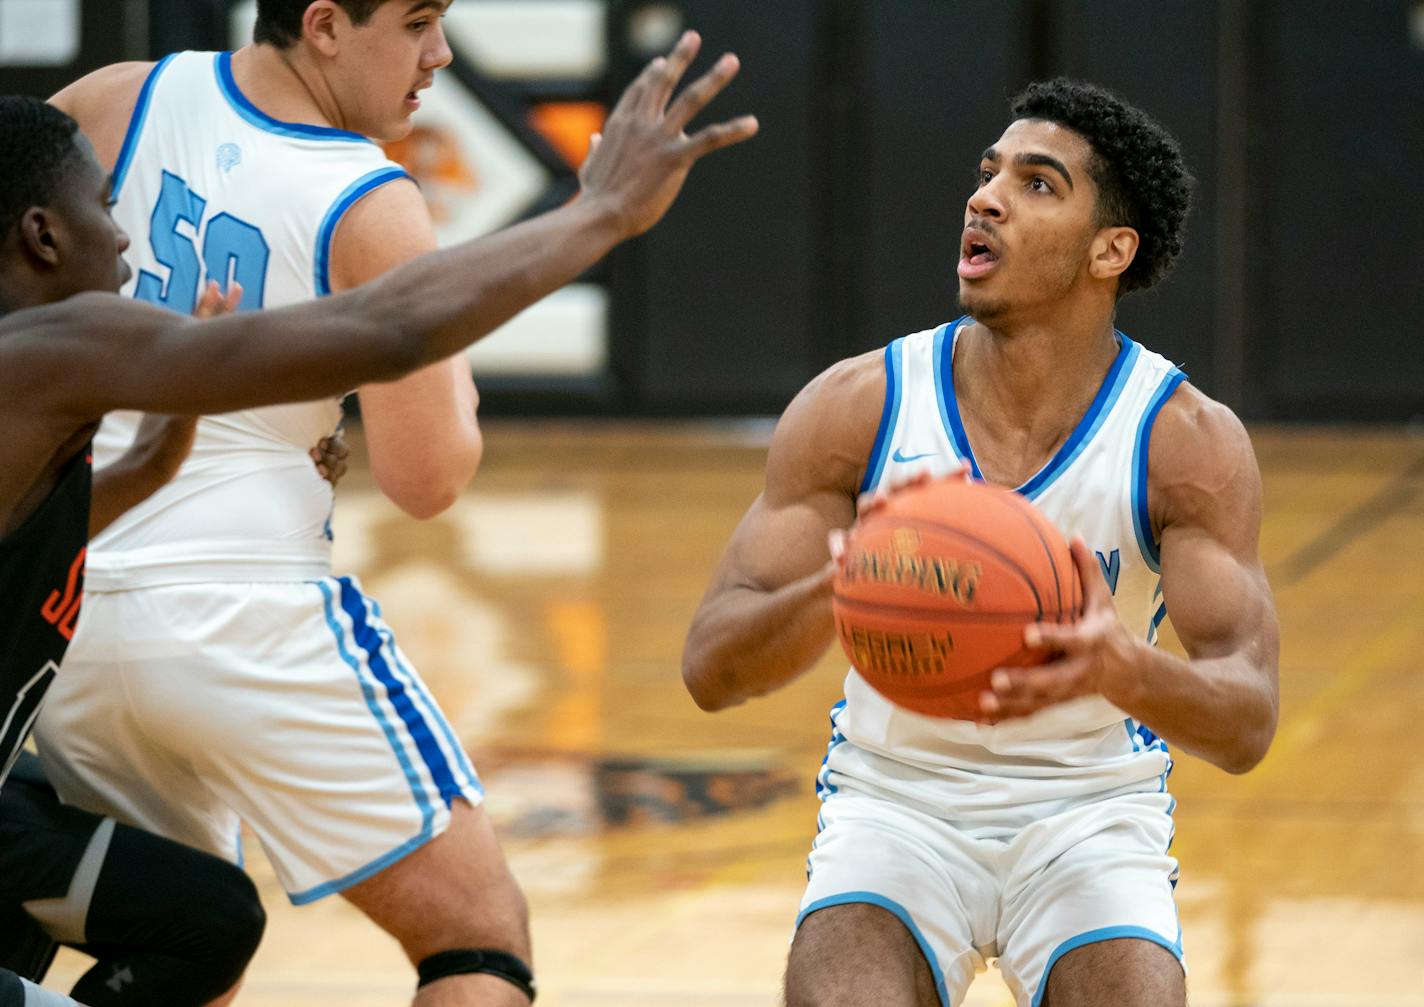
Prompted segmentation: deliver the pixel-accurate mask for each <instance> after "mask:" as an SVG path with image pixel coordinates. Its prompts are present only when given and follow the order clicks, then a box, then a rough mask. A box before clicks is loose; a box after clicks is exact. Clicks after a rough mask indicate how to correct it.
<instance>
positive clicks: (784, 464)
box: [767, 348, 886, 496]
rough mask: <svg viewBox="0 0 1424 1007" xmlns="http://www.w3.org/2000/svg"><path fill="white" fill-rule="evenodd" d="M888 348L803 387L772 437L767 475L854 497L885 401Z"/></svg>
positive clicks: (830, 370) (826, 372) (849, 361)
mask: <svg viewBox="0 0 1424 1007" xmlns="http://www.w3.org/2000/svg"><path fill="white" fill-rule="evenodd" d="M884 355H885V351H884V349H883V348H882V349H878V350H872V351H871V352H869V353H862V354H860V355H859V356H855V357H849V358H847V359H845V360H842V361H840V362H838V363H836V364H833V365H832V366H830V367H828V368H827V369H826V370H824V371H822V372H821V373H820V374H818V375H817V376H816V377H814V378H812V379H811V381H810V382H809V383H808V384H807V385H806V387H804V388H802V389H801V391H800V392H799V393H798V394H797V395H796V397H795V398H794V399H793V400H792V401H791V404H790V405H789V406H787V407H786V411H785V412H784V413H782V416H781V420H780V421H779V422H778V423H777V425H776V433H775V434H774V435H773V437H772V444H771V452H770V457H769V458H768V461H767V469H768V474H769V475H770V474H771V473H773V472H785V473H786V474H788V475H791V476H794V477H799V478H801V479H805V478H811V479H814V480H815V481H817V482H820V483H821V484H822V485H824V486H825V487H827V488H836V489H844V490H845V491H846V492H847V493H849V494H851V495H852V496H853V495H854V494H855V492H856V489H857V488H858V487H859V485H860V481H861V477H862V476H863V474H864V469H865V465H866V463H867V461H868V459H869V457H870V450H871V448H872V446H873V445H874V443H875V434H876V431H877V429H878V428H879V423H880V414H881V412H882V411H883V408H884V402H885V386H886V380H885V364H884Z"/></svg>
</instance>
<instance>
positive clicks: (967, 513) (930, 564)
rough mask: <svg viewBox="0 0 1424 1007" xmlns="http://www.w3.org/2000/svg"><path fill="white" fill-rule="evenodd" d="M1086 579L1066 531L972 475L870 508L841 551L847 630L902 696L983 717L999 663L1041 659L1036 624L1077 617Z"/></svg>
mask: <svg viewBox="0 0 1424 1007" xmlns="http://www.w3.org/2000/svg"><path fill="white" fill-rule="evenodd" d="M1082 597H1083V589H1082V583H1081V580H1080V578H1079V575H1078V571H1077V569H1076V567H1075V565H1074V563H1073V559H1072V557H1071V556H1070V554H1069V550H1068V546H1067V544H1066V543H1065V542H1064V541H1063V536H1062V535H1061V534H1060V533H1059V531H1058V530H1057V529H1056V528H1055V527H1054V526H1053V525H1052V524H1051V523H1050V522H1049V521H1048V519H1047V518H1045V517H1044V516H1043V514H1042V513H1041V512H1039V511H1038V509H1037V508H1035V507H1034V506H1033V505H1032V504H1031V503H1029V501H1028V500H1026V499H1025V498H1024V497H1022V496H1020V495H1019V494H1017V493H1014V492H1011V491H1009V490H1006V489H1001V488H999V487H995V486H989V485H987V484H985V483H982V482H970V481H966V480H964V479H963V478H962V477H951V478H946V479H939V480H936V481H933V482H924V483H921V484H916V485H911V486H909V487H908V488H906V489H903V490H898V491H896V492H893V493H891V494H890V495H888V496H886V497H884V498H883V499H880V500H877V501H876V502H874V503H873V504H872V505H871V506H868V507H866V508H865V509H864V511H863V517H862V519H861V520H860V521H859V522H858V523H857V524H856V526H855V527H854V528H853V529H852V530H851V532H850V534H849V536H848V537H847V538H846V540H845V542H844V549H843V551H842V552H841V555H840V557H839V559H838V561H837V569H836V574H835V577H834V582H833V597H832V609H833V612H834V615H835V625H836V635H837V637H838V639H839V640H840V643H841V647H842V649H843V650H844V651H845V652H846V656H847V657H849V658H850V660H851V663H852V664H854V665H855V668H856V670H857V671H858V672H859V673H860V675H861V676H862V677H863V678H864V679H865V680H866V681H867V682H868V683H869V684H870V685H871V686H872V687H873V688H875V689H876V690H877V691H879V692H880V693H882V694H883V695H884V696H886V697H887V698H888V699H890V700H891V701H892V702H895V703H896V704H898V705H900V706H903V707H905V708H907V709H910V710H914V711H915V712H917V713H924V714H928V715H931V716H937V717H955V718H960V719H980V718H982V717H983V712H982V710H981V709H980V706H979V703H980V697H981V695H982V694H983V693H985V692H986V691H988V690H989V689H990V674H991V673H992V672H993V671H994V670H995V669H1000V668H1006V667H1015V666H1026V665H1033V664H1038V663H1040V662H1041V661H1043V660H1044V659H1045V658H1046V657H1047V656H1048V652H1047V651H1046V650H1043V649H1035V648H1030V647H1028V646H1027V645H1026V643H1025V640H1024V634H1025V630H1026V628H1027V627H1028V626H1031V625H1035V624H1049V625H1053V624H1059V623H1071V622H1073V621H1074V620H1075V619H1076V618H1077V614H1078V612H1079V610H1080V608H1081V605H1082Z"/></svg>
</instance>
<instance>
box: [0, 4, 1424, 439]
mask: <svg viewBox="0 0 1424 1007" xmlns="http://www.w3.org/2000/svg"><path fill="white" fill-rule="evenodd" d="M253 10H254V5H253V3H252V2H251V0H245V2H238V0H0V88H3V90H5V91H26V92H29V93H35V94H48V93H51V92H52V91H53V90H55V89H57V88H58V87H59V86H61V85H62V84H63V83H64V82H66V81H67V80H69V79H72V78H73V77H75V76H78V75H79V74H80V73H81V72H83V71H85V70H87V69H90V68H92V67H94V66H97V65H101V64H103V63H106V62H111V61H114V60H117V59H121V58H152V57H154V56H157V55H160V54H162V53H164V52H167V51H171V50H173V49H178V48H209V49H211V48H222V47H231V46H238V45H241V44H243V43H244V42H246V41H247V39H248V38H249V36H250V29H251V24H252V18H253ZM445 25H446V29H447V33H448V35H449V39H450V43H451V46H452V48H453V50H454V52H455V62H454V64H453V65H452V67H451V68H450V69H449V70H448V71H446V72H445V73H443V74H442V75H440V77H438V78H437V81H438V83H437V85H436V87H435V88H434V89H433V90H432V91H431V92H429V98H428V100H427V101H426V102H425V105H424V107H423V108H422V110H421V112H420V113H419V114H418V116H417V118H416V129H415V131H414V133H413V134H412V135H411V136H410V137H409V138H408V139H406V140H404V141H402V142H401V143H399V144H395V145H392V147H391V149H390V152H391V154H392V156H393V157H395V158H397V159H399V160H401V161H402V162H403V163H405V164H406V165H407V166H408V167H409V168H410V170H411V171H412V173H413V174H414V175H415V176H416V177H417V178H418V179H419V180H420V182H421V185H422V188H423V189H424V191H425V194H426V196H427V198H428V199H429V201H430V204H431V210H432V213H433V214H434V216H435V219H436V223H437V226H438V228H439V232H440V236H441V239H442V241H447V242H448V241H456V240H461V239H464V238H467V237H470V236H473V235H477V234H484V233H488V232H489V231H491V230H494V229H497V228H500V227H504V226H507V225H508V224H510V223H513V222H515V221H518V220H520V219H523V218H525V217H527V216H530V215H532V214H534V213H538V212H542V211H544V210H546V209H549V208H551V207H554V206H557V205H559V204H560V203H562V202H564V201H565V200H567V199H570V198H572V197H573V196H574V194H575V193H576V191H577V179H576V169H577V165H578V164H579V163H580V162H581V160H582V158H583V156H584V154H585V152H586V150H587V138H588V136H589V134H590V133H591V132H593V131H595V130H596V129H597V128H598V126H599V124H600V123H601V122H602V118H603V116H604V114H605V112H606V109H607V106H608V103H609V102H610V101H611V100H612V99H613V98H615V97H616V95H617V94H618V93H619V91H620V90H621V89H622V87H623V86H624V85H625V84H626V83H627V82H628V81H629V80H631V78H632V77H633V75H634V74H636V73H637V71H638V70H639V69H640V68H641V66H642V65H643V64H644V63H645V62H646V60H648V59H650V58H651V57H652V56H653V55H656V54H657V53H660V52H663V51H665V50H666V49H667V48H668V47H669V46H670V45H671V44H672V42H673V41H674V40H675V39H676V37H677V35H678V33H679V32H680V31H681V30H682V29H683V28H684V27H695V28H697V29H698V30H700V31H701V32H702V33H703V35H704V37H705V39H706V45H705V51H704V54H703V56H702V57H701V58H700V59H699V62H698V66H697V67H695V68H694V72H698V71H700V70H701V69H703V68H705V67H706V66H708V65H710V63H711V61H712V60H713V59H715V57H716V56H717V55H718V54H720V53H721V52H723V51H727V50H733V51H736V52H737V53H738V54H739V55H740V56H741V57H742V60H743V64H744V71H743V75H742V77H741V78H740V79H739V80H738V81H737V82H736V83H735V84H734V85H733V86H732V87H731V88H730V89H729V90H728V92H727V93H726V94H725V95H724V96H723V97H722V98H721V99H720V100H719V101H718V102H717V105H716V114H717V116H718V117H727V116H731V115H735V114H740V113H742V112H749V111H750V112H756V113H757V114H758V115H759V116H760V117H761V119H762V124H763V129H762V134H761V135H760V136H759V137H758V138H757V139H756V140H754V141H753V142H751V143H750V144H747V145H745V146H743V147H739V148H737V149H736V150H734V151H730V152H727V153H725V154H723V155H721V156H719V157H716V158H713V159H710V160H709V161H708V162H707V163H705V164H704V165H702V166H701V167H699V169H698V170H697V171H696V172H694V174H693V176H692V178H691V181H690V182H689V184H688V187H687V190H686V191H685V193H684V195H683V197H682V199H681V200H680V201H679V203H678V204H677V205H676V206H675V207H674V208H673V210H672V212H671V213H670V214H669V215H668V218H667V219H666V220H665V221H664V222H663V223H662V224H661V225H660V226H659V227H658V228H657V229H656V230H654V231H653V232H652V233H651V234H649V235H648V236H646V237H645V238H642V239H640V240H638V241H636V242H633V243H631V244H629V245H627V246H625V247H623V248H621V249H619V250H618V252H616V253H615V255H614V256H613V257H612V258H611V259H610V261H609V262H608V263H606V264H604V265H602V266H600V267H599V268H597V269H595V270H594V271H592V272H591V273H590V274H589V275H588V276H586V277H583V278H582V279H581V281H580V282H579V283H576V284H574V285H573V286H571V287H570V288H568V289H567V290H565V291H562V292H560V293H559V294H557V295H555V296H553V297H551V298H549V299H548V300H547V301H545V302H544V303H543V304H541V305H539V306H537V307H535V308H532V309H530V310H529V311H527V312H525V314H524V315H522V316H520V317H519V318H518V319H516V320H515V321H514V322H512V323H510V325H509V326H507V327H506V329H505V330H503V331H501V332H499V333H497V334H496V335H494V336H492V337H490V338H489V339H487V340H485V341H484V342H482V343H481V344H480V345H479V346H477V347H476V348H475V350H474V351H473V352H472V353H471V360H472V365H473V366H474V368H475V370H476V374H477V376H478V378H479V380H480V385H481V390H482V392H483V394H484V402H485V408H486V410H487V411H491V412H524V413H549V412H561V413H587V414H616V415H692V414H710V415H721V414H747V413H753V414H755V413H775V412H779V411H780V410H781V409H782V408H783V407H784V406H785V404H786V402H787V401H788V400H789V399H790V397H791V396H792V395H793V394H794V393H795V392H796V391H797V389H799V388H800V387H801V385H803V384H804V383H805V382H806V381H807V380H808V379H809V378H810V377H812V376H813V375H814V374H815V373H817V372H818V371H819V370H821V369H822V368H824V367H826V366H827V365H829V364H830V363H832V362H834V361H835V360H837V359H839V358H841V357H844V356H847V355H849V354H853V353H857V352H861V351H864V350H867V349H871V348H874V347H877V346H880V345H883V344H884V343H885V342H887V341H888V340H890V339H893V338H895V337H896V336H899V335H903V334H905V333H907V332H910V331H914V330H917V329H922V328H927V327H929V326H932V325H935V324H937V323H939V322H942V321H944V320H946V319H949V318H952V317H954V315H955V314H957V310H956V306H955V291H956V278H955V270H954V267H955V259H956V257H957V248H958V235H959V231H960V228H961V226H962V218H963V212H964V203H965V199H966V198H967V196H968V194H969V192H970V190H971V188H972V185H973V180H972V176H973V169H974V166H975V164H976V163H977V158H978V154H979V152H980V151H981V150H983V148H984V147H985V146H986V145H988V144H989V143H991V142H992V141H993V140H994V139H996V138H997V137H998V135H999V134H1000V132H1001V131H1002V129H1003V127H1004V126H1005V125H1006V124H1007V115H1008V104H1009V101H1010V99H1011V98H1012V96H1013V95H1014V94H1015V93H1017V92H1018V91H1019V90H1020V89H1021V88H1022V87H1023V86H1024V85H1025V84H1027V83H1028V82H1029V81H1031V80H1034V79H1039V78H1044V77H1049V76H1054V75H1057V74H1068V75H1071V76H1074V77H1081V78H1087V79H1091V80H1094V81H1097V82H1100V83H1102V84H1105V85H1107V86H1108V87H1110V88H1113V89H1115V90H1117V91H1118V92H1119V93H1121V94H1122V95H1123V96H1124V97H1125V98H1127V99H1128V100H1129V101H1131V102H1133V103H1134V104H1137V105H1140V106H1142V107H1143V108H1145V109H1146V110H1148V111H1149V112H1151V113H1153V114H1154V115H1156V116H1157V117H1158V118H1160V119H1161V120H1162V121H1163V122H1164V123H1165V124H1166V125H1167V126H1168V128H1170V129H1171V130H1172V131H1173V132H1174V133H1175V134H1176V136H1177V137H1178V138H1179V139H1180V141H1181V143H1182V146H1183V149H1184V151H1185V153H1186V157H1187V161H1188V163H1189V165H1190V167H1191V169H1192V171H1193V172H1194V174H1195V175H1196V177H1197V179H1198V181H1199V188H1198V192H1197V201H1196V205H1195V207H1194V210H1193V214H1192V217H1191V220H1190V222H1189V236H1188V241H1187V249H1186V252H1185V253H1184V255H1183V257H1182V259H1181V260H1180V262H1179V264H1178V266H1177V268H1176V270H1175V272H1174V274H1173V275H1172V276H1171V277H1170V278H1169V279H1168V280H1167V281H1166V282H1164V283H1163V284H1162V285H1161V286H1160V287H1159V289H1156V290H1154V291H1152V292H1150V293H1148V294H1145V295H1134V296H1132V297H1129V298H1128V299H1126V300H1125V301H1124V302H1123V305H1122V308H1121V311H1120V313H1119V319H1118V324H1119V327H1120V328H1122V329H1123V330H1124V331H1126V332H1129V333H1131V334H1132V335H1133V336H1134V337H1135V338H1138V339H1140V340H1142V341H1143V342H1145V343H1147V344H1148V345H1150V346H1152V347H1154V348H1156V349H1158V350H1160V351H1161V352H1163V353H1165V354H1166V355H1168V356H1170V357H1172V358H1173V359H1174V360H1176V361H1179V362H1180V363H1181V364H1182V365H1183V366H1184V368H1185V369H1186V370H1187V371H1188V372H1189V373H1190V375H1191V377H1192V379H1193V380H1194V381H1195V382H1196V383H1197V384H1198V385H1200V386H1201V387H1202V388H1204V389H1205V390H1206V391H1208V392H1209V393H1211V394H1213V395H1216V396H1218V397H1220V398H1222V399H1223V400H1224V401H1226V402H1228V403H1229V404H1231V405H1233V406H1235V407H1236V408H1237V409H1238V410H1240V411H1241V412H1242V413H1243V415H1245V416H1247V417H1249V418H1273V419H1300V420H1315V421H1329V420H1343V419H1369V420H1403V419H1408V418H1411V417H1416V416H1424V349H1421V348H1420V347H1419V346H1418V337H1419V335H1420V334H1421V333H1424V283H1421V282H1420V278H1419V275H1418V274H1419V272H1420V265H1419V258H1418V248H1419V246H1420V243H1421V239H1424V189H1421V187H1420V186H1419V185H1417V184H1415V181H1414V178H1413V176H1414V175H1415V174H1417V168H1416V166H1417V165H1419V164H1421V163H1424V127H1421V118H1420V108H1421V107H1424V0H1354V2H1352V3H1349V4H1339V3H1335V2H1327V0H1250V2H1246V0H1154V2H1152V3H1142V2H1140V0H1000V2H998V3H994V4H976V5H971V4H964V3H958V2H951V0H776V2H775V3H756V2H753V0H676V2H666V0H456V2H455V3H454V5H453V6H452V7H451V9H450V11H449V14H448V16H447V19H446V22H445Z"/></svg>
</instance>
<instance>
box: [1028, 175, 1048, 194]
mask: <svg viewBox="0 0 1424 1007" xmlns="http://www.w3.org/2000/svg"><path fill="white" fill-rule="evenodd" d="M1028 187H1029V188H1030V189H1032V190H1033V191H1034V192H1049V193H1051V192H1053V183H1052V182H1050V181H1049V180H1048V179H1046V178H1044V177H1043V176H1042V175H1034V176H1033V180H1032V181H1030V182H1029V183H1028Z"/></svg>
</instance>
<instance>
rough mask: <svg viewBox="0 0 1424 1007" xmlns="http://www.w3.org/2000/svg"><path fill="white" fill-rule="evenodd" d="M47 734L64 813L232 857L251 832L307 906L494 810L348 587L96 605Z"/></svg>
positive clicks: (59, 684) (45, 753) (48, 712)
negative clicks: (467, 809)
mask: <svg viewBox="0 0 1424 1007" xmlns="http://www.w3.org/2000/svg"><path fill="white" fill-rule="evenodd" d="M36 737H37V740H38V743H39V746H40V750H41V756H42V758H43V760H44V763H45V770H46V772H47V773H48V774H49V778H50V780H51V781H52V782H53V783H54V785H55V787H56V788H57V789H58V791H59V794H60V796H61V797H62V798H63V799H64V800H65V801H66V802H67V803H71V804H77V805H79V806H80V807H83V808H86V809H88V810H90V811H94V812H96V813H99V814H103V815H110V816H112V817H114V818H117V819H119V820H120V821H123V822H128V823H131V824H133V825H136V826H139V827H141V828H145V829H148V830H150V831H152V832H156V833H158V834H160V835H163V836H167V837H169V838H171V839H175V840H178V841H180V842H184V843H188V844H190V845H192V846H196V847H198V848H200V849H203V850H207V851H209V852H211V853H214V854H216V855H218V856H221V857H225V858H227V859H228V860H231V861H233V862H241V850H240V836H239V823H240V822H246V823H247V824H248V826H249V827H250V828H251V829H252V830H253V831H254V832H255V833H256V835H257V836H258V838H259V839H260V840H261V842H262V845H263V847H264V848H265V850H266V852H267V856H268V859H269V860H271V862H272V864H273V866H274V868H275V869H276V871H277V875H278V877H279V878H280V879H281V882H282V884H283V885H284V886H285V887H286V889H287V892H288V895H289V897H290V898H291V900H292V901H293V902H294V903H298V904H301V903H305V902H311V901H313V900H315V899H318V898H321V897H322V896H324V895H328V894H331V893H332V892H337V891H341V890H342V889H344V888H346V887H348V886H350V885H353V884H355V883H356V882H358V881H362V880H364V879H366V878H368V877H370V876H371V875H373V874H375V873H376V872H378V871H380V870H381V869H382V868H384V867H386V866H388V865H390V864H392V863H394V862H395V861H397V860H399V859H400V858H401V857H403V856H405V855H406V854H408V853H410V852H411V851H412V850H414V849H416V848H418V847H419V846H421V845H422V844H423V843H425V842H427V841H428V840H430V839H431V838H433V837H434V836H437V835H439V834H440V833H441V832H443V831H444V830H445V828H446V827H447V826H448V824H449V819H450V812H449V806H450V802H451V801H453V800H454V799H455V798H457V797H462V798H464V799H465V800H467V801H469V802H470V803H471V804H479V803H480V802H481V800H482V799H483V789H482V787H481V785H480V782H479V779H478V777H476V775H475V771H474V768H473V767H472V766H471V765H470V762H469V759H468V758H467V757H466V755H465V753H464V751H463V750H462V749H461V747H460V743H459V741H458V740H456V738H455V734H454V731H453V730H451V728H450V725H449V723H448V722H447V721H446V719H445V716H444V715H443V714H442V713H441V712H440V708H439V706H438V705H436V702H435V700H434V699H433V698H432V697H431V695H430V693H429V692H428V691H427V689H426V687H425V685H424V683H423V682H422V681H421V679H420V676H419V675H417V674H416V672H415V670H414V669H413V668H411V666H410V663H409V662H408V661H407V660H406V658H405V655H404V654H403V653H402V652H401V650H400V649H399V648H398V647H397V646H396V642H395V638H394V636H393V635H392V633H391V630H390V627H389V626H387V625H386V623H385V622H384V621H383V620H382V619H381V612H380V608H379V607H378V606H377V605H376V604H375V602H374V601H372V600H371V599H369V598H367V597H366V596H365V595H364V594H362V592H361V589H360V586H359V584H358V583H357V582H356V580H355V579H354V578H350V577H341V578H335V577H328V578H325V579H323V580H319V581H310V582H292V583H220V584H209V583H204V584H182V585H173V586H165V587H148V588H142V589H138V590H129V591H114V592H94V593H91V594H88V595H87V596H86V598H85V601H84V609H83V614H82V616H81V619H80V624H79V627H78V631H77V632H76V633H75V637H74V641H73V644H72V645H71V647H70V649H69V653H68V655H67V657H66V658H65V661H64V665H63V667H62V668H61V670H60V672H59V674H58V675H56V676H55V685H54V687H53V688H52V689H51V690H50V694H49V697H48V701H47V703H46V705H45V709H44V711H43V713H42V714H41V716H40V721H39V725H38V728H37V731H36Z"/></svg>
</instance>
